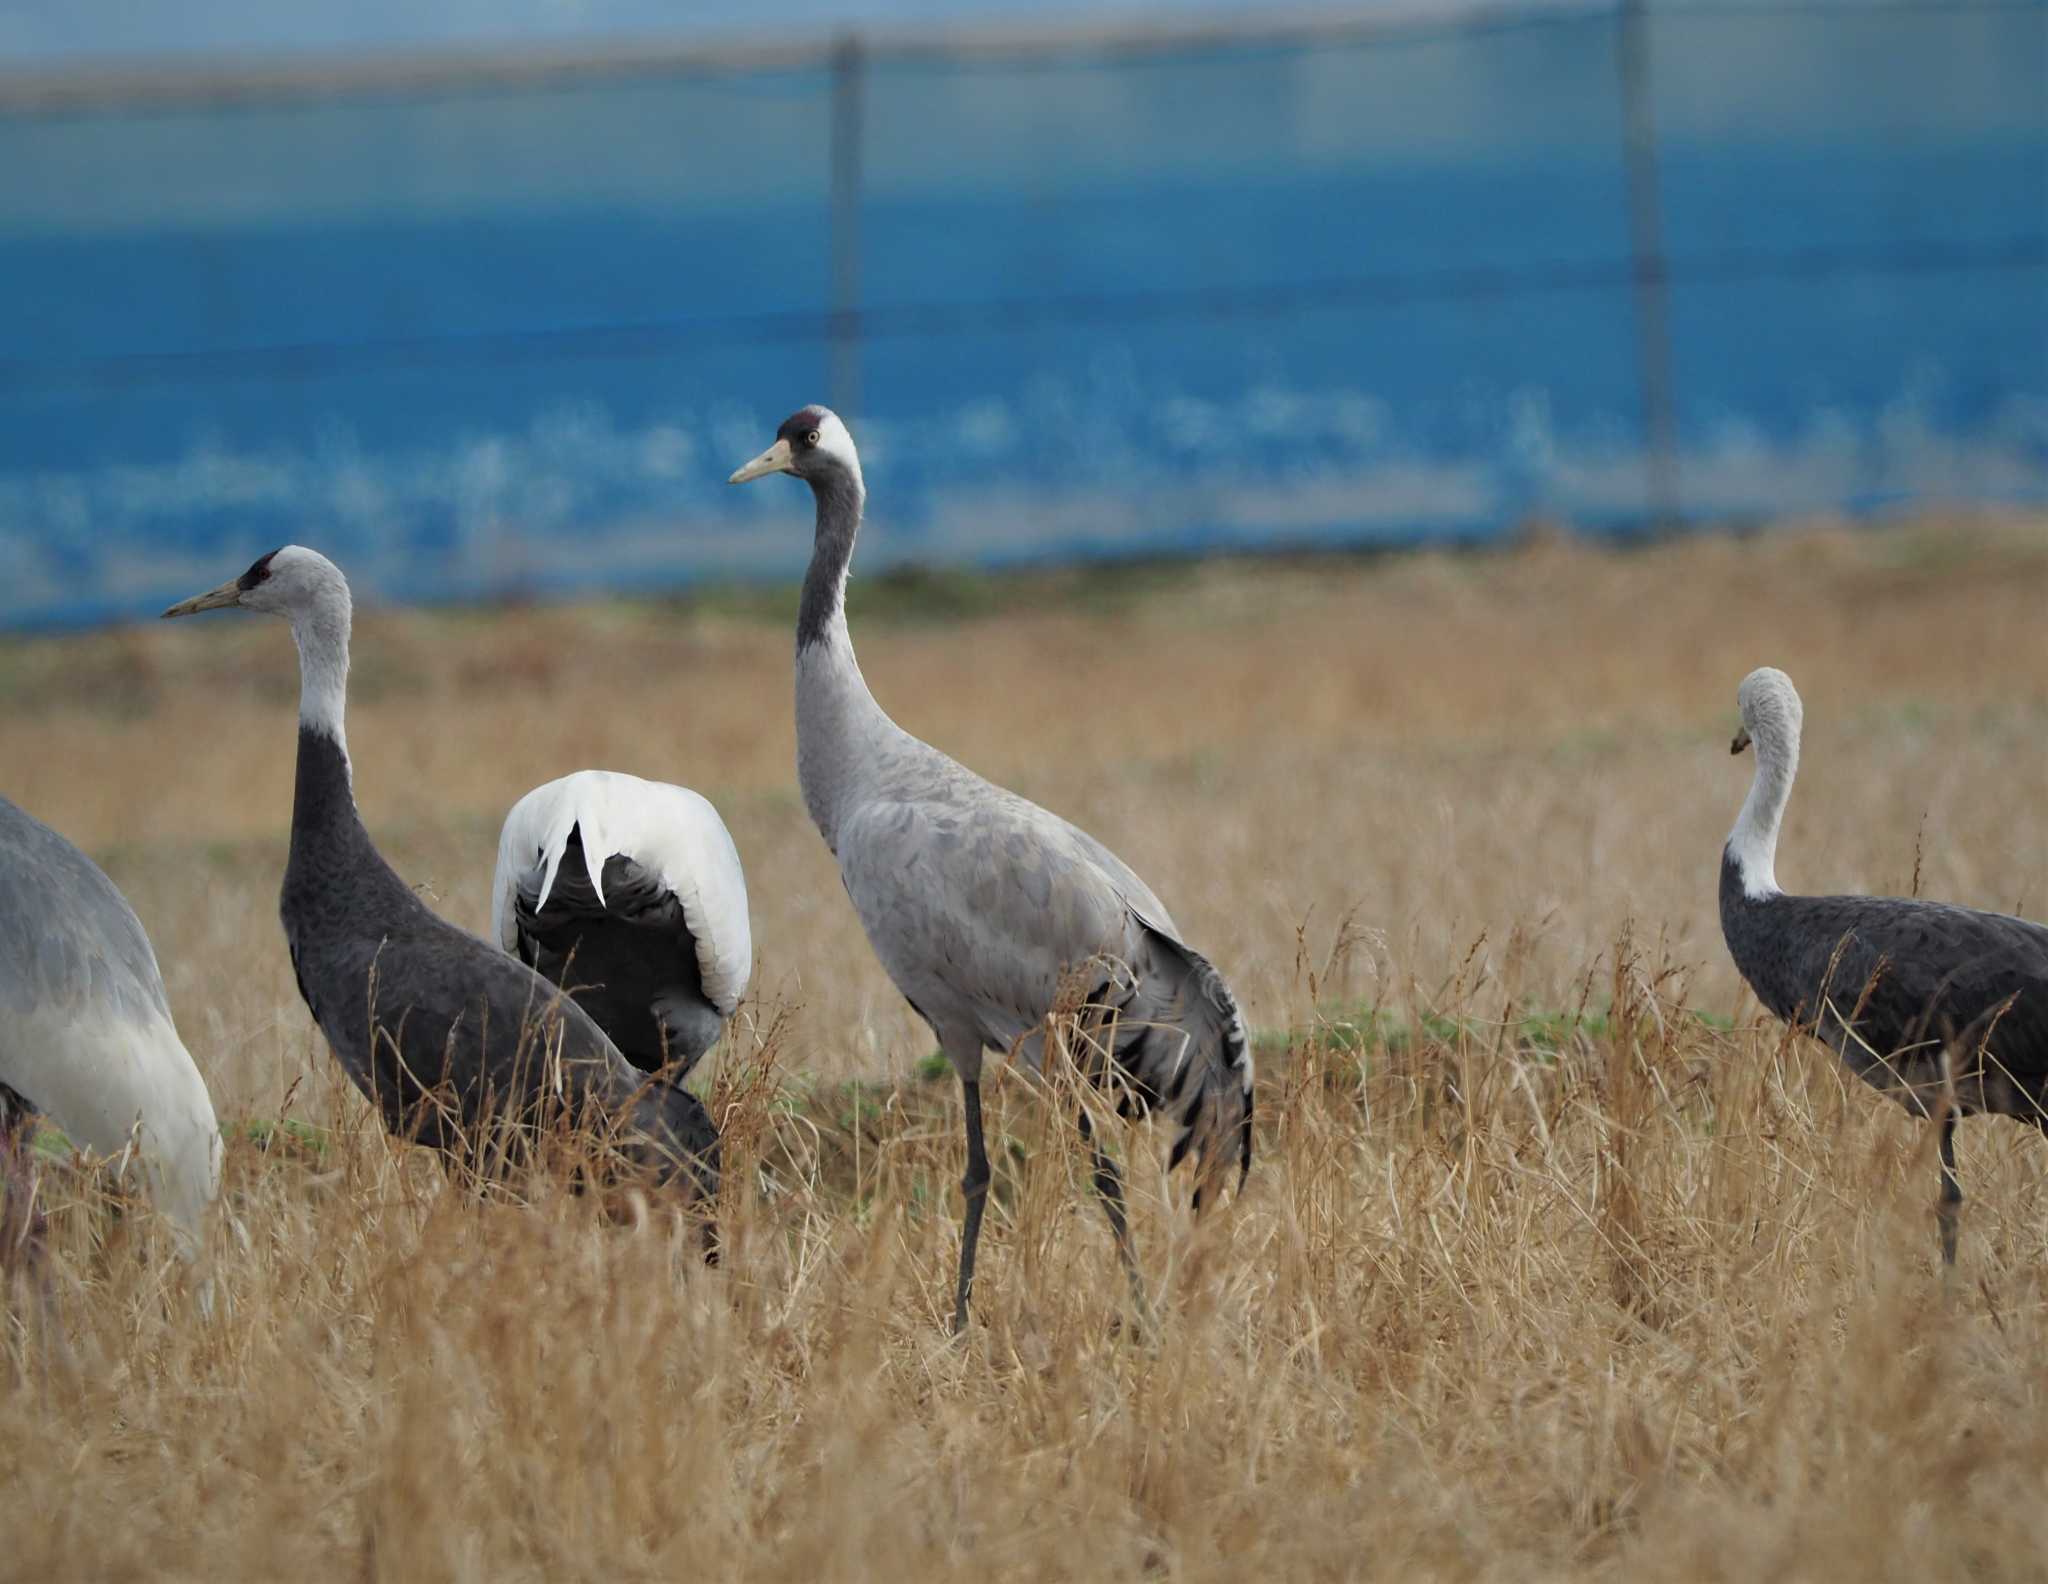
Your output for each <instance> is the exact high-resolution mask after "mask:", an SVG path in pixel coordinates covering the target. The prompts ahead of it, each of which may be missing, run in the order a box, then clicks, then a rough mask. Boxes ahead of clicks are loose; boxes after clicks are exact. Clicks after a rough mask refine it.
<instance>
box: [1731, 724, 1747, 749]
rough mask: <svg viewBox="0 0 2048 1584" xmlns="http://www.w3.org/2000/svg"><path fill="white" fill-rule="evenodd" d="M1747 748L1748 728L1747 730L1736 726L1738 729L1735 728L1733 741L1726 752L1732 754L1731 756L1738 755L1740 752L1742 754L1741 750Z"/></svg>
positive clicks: (1744, 727)
mask: <svg viewBox="0 0 2048 1584" xmlns="http://www.w3.org/2000/svg"><path fill="white" fill-rule="evenodd" d="M1748 746H1749V728H1748V727H1747V726H1738V727H1736V728H1735V741H1733V742H1732V743H1730V744H1729V745H1728V751H1729V752H1730V753H1732V754H1739V753H1741V752H1742V750H1743V749H1745V748H1747V747H1748Z"/></svg>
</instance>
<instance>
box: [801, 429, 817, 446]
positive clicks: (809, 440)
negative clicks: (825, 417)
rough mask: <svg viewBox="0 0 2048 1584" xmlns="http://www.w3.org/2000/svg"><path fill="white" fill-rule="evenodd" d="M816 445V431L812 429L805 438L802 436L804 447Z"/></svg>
mask: <svg viewBox="0 0 2048 1584" xmlns="http://www.w3.org/2000/svg"><path fill="white" fill-rule="evenodd" d="M817 443H818V431H817V430H815V429H813V430H812V431H811V432H810V433H809V434H807V435H805V436H804V444H805V445H816V444H817Z"/></svg>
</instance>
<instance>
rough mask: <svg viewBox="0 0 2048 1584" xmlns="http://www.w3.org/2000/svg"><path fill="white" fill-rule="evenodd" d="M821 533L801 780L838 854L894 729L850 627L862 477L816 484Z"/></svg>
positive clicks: (808, 641) (808, 638)
mask: <svg viewBox="0 0 2048 1584" xmlns="http://www.w3.org/2000/svg"><path fill="white" fill-rule="evenodd" d="M811 489H812V492H813V493H814V494H815V495H816V496H817V502H818V531H817V541H816V545H815V548H814V549H813V550H812V552H811V565H810V570H809V571H808V572H807V573H805V575H804V592H803V603H802V604H801V605H800V606H799V607H798V610H797V621H796V774H797V783H798V785H800V786H801V787H802V788H803V794H804V805H805V807H807V808H808V809H809V810H810V813H811V819H812V820H813V821H814V822H815V823H816V824H817V827H818V830H819V832H820V833H821V834H822V835H823V836H824V838H825V844H826V845H827V846H828V847H830V848H832V849H833V851H834V852H837V851H838V847H839V839H838V827H839V810H840V807H841V805H842V800H843V799H844V797H845V796H846V794H847V793H848V792H849V791H850V790H852V789H853V788H855V787H857V786H858V785H860V784H861V783H862V782H863V781H864V779H865V778H866V775H867V773H868V771H869V769H870V768H871V766H872V764H873V762H874V758H875V754H876V752H877V751H878V750H879V749H880V747H881V746H882V745H883V742H884V741H885V739H886V738H887V737H889V736H890V735H892V734H894V733H895V732H896V726H895V723H894V722H893V721H891V720H890V719H889V717H888V716H887V715H886V714H884V713H883V711H882V707H881V705H879V704H877V703H876V702H875V696H874V695H873V694H872V693H870V692H869V691H868V684H867V679H866V678H865V677H863V676H862V675H861V672H860V662H859V661H858V660H857V659H855V658H854V653H853V635H852V634H851V633H850V632H848V631H847V627H846V574H847V568H848V567H849V566H850V565H851V564H852V562H853V544H854V540H855V538H856V537H857V536H858V535H859V533H860V518H861V508H862V506H863V504H864V503H865V501H866V498H867V495H866V491H865V489H864V488H863V487H862V485H861V481H860V477H859V474H858V473H851V474H848V473H844V472H841V471H840V470H837V469H835V470H833V471H832V472H830V473H827V474H824V475H821V476H820V477H818V478H816V479H813V480H812V481H811Z"/></svg>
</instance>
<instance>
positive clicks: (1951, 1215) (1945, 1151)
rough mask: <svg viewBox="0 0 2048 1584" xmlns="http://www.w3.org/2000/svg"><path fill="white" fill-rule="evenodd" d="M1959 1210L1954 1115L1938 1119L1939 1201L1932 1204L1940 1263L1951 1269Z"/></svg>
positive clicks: (1961, 1199) (1960, 1195)
mask: <svg viewBox="0 0 2048 1584" xmlns="http://www.w3.org/2000/svg"><path fill="white" fill-rule="evenodd" d="M1962 1213H1963V1185H1962V1182H1961V1181H1960V1180H1959V1179H1958V1178H1957V1176H1956V1114H1955V1112H1953V1111H1951V1112H1949V1113H1948V1114H1947V1115H1946V1116H1944V1117H1943V1118H1942V1119H1941V1202H1940V1203H1939V1204H1937V1205H1936V1206H1935V1207H1934V1215H1935V1219H1936V1220H1938V1221H1939V1222H1940V1223H1941V1263H1942V1265H1943V1266H1944V1267H1947V1268H1953V1267H1954V1265H1955V1262H1956V1222H1957V1221H1958V1220H1959V1219H1960V1218H1961V1216H1962Z"/></svg>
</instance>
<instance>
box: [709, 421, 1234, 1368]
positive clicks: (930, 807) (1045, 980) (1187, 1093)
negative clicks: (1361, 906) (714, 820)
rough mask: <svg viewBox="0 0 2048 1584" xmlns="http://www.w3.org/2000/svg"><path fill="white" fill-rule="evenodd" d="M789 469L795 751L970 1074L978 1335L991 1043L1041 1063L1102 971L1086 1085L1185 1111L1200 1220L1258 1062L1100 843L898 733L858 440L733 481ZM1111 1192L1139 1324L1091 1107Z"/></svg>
mask: <svg viewBox="0 0 2048 1584" xmlns="http://www.w3.org/2000/svg"><path fill="white" fill-rule="evenodd" d="M770 473H793V474H795V475H796V477H798V478H800V479H802V480H803V481H804V482H805V483H806V484H808V485H810V487H811V493H812V495H813V496H815V497H816V503H817V531H816V540H815V546H814V549H813V551H812V555H811V564H810V570H809V572H808V573H807V574H806V576H805V578H804V587H803V598H802V603H801V605H800V607H799V610H798V614H797V625H796V743H797V749H796V758H797V780H798V782H799V783H800V784H801V786H802V789H803V797H804V803H805V805H806V806H807V807H808V808H809V810H810V814H811V818H812V819H813V820H814V821H815V822H816V824H817V827H818V830H819V833H820V834H821V835H822V836H823V837H824V838H825V845H826V846H827V847H829V848H830V849H831V850H832V854H833V856H834V857H835V858H837V859H838V861H839V874H840V878H841V879H842V880H843V881H844V882H845V885H846V892H847V895H848V896H849V897H850V898H851V899H852V901H853V906H854V909H855V911H856V912H857V913H859V915H860V921H861V925H862V927H863V928H864V929H865V930H866V931H867V937H868V941H869V944H870V945H872V946H873V947H874V950H875V955H876V956H877V957H879V958H880V959H881V962H882V967H883V968H884V969H885V970H886V971H887V972H888V975H889V977H890V979H891V980H893V981H894V982H895V985H896V988H897V989H899V990H900V991H902V992H903V994H904V995H905V997H907V998H908V999H909V1001H910V1004H911V1007H912V1009H913V1010H914V1011H915V1012H916V1013H917V1015H918V1016H919V1017H921V1018H923V1019H924V1020H925V1022H927V1023H928V1024H930V1025H931V1028H932V1031H933V1032H934V1033H935V1034H936V1035H937V1036H938V1040H939V1045H940V1048H941V1049H942V1050H943V1051H944V1052H945V1054H946V1058H947V1060H948V1061H950V1062H951V1063H952V1066H953V1069H954V1071H955V1072H957V1073H958V1074H959V1075H960V1088H961V1094H962V1097H963V1099H964V1101H965V1105H966V1111H967V1174H966V1176H965V1177H964V1178H963V1179H962V1181H961V1184H960V1189H961V1193H962V1194H963V1195H964V1197H965V1199H966V1215H965V1218H964V1220H963V1223H962V1226H961V1235H960V1271H959V1282H958V1285H957V1287H956V1289H955V1295H954V1304H953V1328H954V1330H955V1331H956V1332H957V1331H959V1330H961V1329H962V1328H963V1327H965V1325H966V1323H967V1309H968V1299H969V1295H970V1292H971V1290H972V1288H973V1284H974V1255H975V1248H976V1245H977V1243H978V1242H979V1239H980V1233H981V1216H982V1209H983V1205H984V1203H985V1202H986V1199H987V1196H988V1182H989V1168H988V1155H987V1152H986V1149H985V1146H984V1143H983V1139H982V1124H981V1062H982V1053H983V1051H984V1050H985V1049H990V1048H993V1049H995V1050H999V1051H1005V1050H1008V1051H1016V1052H1017V1053H1018V1054H1019V1055H1020V1056H1021V1057H1022V1058H1023V1059H1024V1060H1025V1061H1027V1062H1029V1063H1030V1064H1032V1065H1033V1066H1037V1065H1039V1064H1040V1063H1041V1062H1042V1061H1043V1059H1044V1050H1043V1043H1044V1032H1045V1028H1046V1024H1047V1019H1048V1017H1049V1016H1050V1015H1051V1014H1052V1013H1053V1012H1054V1010H1055V1007H1056V1003H1057V1002H1058V1000H1059V998H1060V995H1061V991H1062V988H1063V982H1064V981H1065V980H1066V979H1067V976H1068V975H1069V974H1072V973H1083V972H1085V973H1087V974H1088V976H1089V977H1088V978H1087V979H1086V980H1084V981H1082V982H1083V983H1085V984H1086V985H1087V986H1088V988H1089V990H1090V994H1089V995H1088V997H1087V1001H1088V1004H1089V1006H1090V1007H1092V1008H1094V1009H1095V1015H1096V1016H1097V1017H1099V1018H1101V1019H1102V1020H1104V1023H1105V1025H1106V1031H1107V1032H1106V1038H1107V1047H1108V1052H1109V1057H1110V1059H1109V1060H1108V1061H1104V1060H1101V1059H1099V1058H1097V1059H1093V1060H1091V1061H1090V1062H1089V1076H1090V1077H1092V1078H1093V1079H1094V1080H1095V1081H1096V1082H1097V1083H1100V1084H1105V1085H1112V1086H1114V1087H1115V1089H1116V1091H1117V1092H1118V1095H1119V1100H1120V1103H1119V1107H1118V1109H1119V1112H1120V1113H1121V1114H1124V1115H1132V1114H1135V1115H1139V1116H1142V1115H1144V1114H1145V1113H1146V1112H1148V1111H1149V1110H1151V1109H1152V1108H1153V1107H1155V1106H1157V1107H1162V1108H1164V1109H1166V1110H1167V1111H1169V1112H1170V1113H1171V1115H1172V1116H1173V1119H1174V1121H1175V1123H1176V1124H1177V1126H1178V1128H1179V1136H1178V1137H1177V1138H1176V1140H1175V1142H1174V1146H1173V1154H1172V1164H1173V1165H1178V1164H1179V1163H1180V1162H1181V1160H1182V1159H1183V1158H1184V1157H1187V1156H1189V1155H1192V1156H1193V1157H1194V1161H1195V1176H1196V1188H1195V1195H1194V1202H1195V1208H1196V1209H1197V1210H1199V1209H1200V1208H1201V1204H1202V1199H1203V1195H1204V1191H1205V1190H1206V1189H1208V1188H1209V1187H1211V1186H1212V1185H1213V1184H1215V1183H1217V1182H1218V1180H1219V1179H1220V1178H1221V1177H1222V1176H1223V1175H1224V1172H1225V1170H1226V1168H1227V1166H1228V1164H1229V1163H1230V1162H1232V1161H1234V1162H1235V1163H1236V1164H1237V1166H1238V1169H1239V1176H1238V1180H1239V1183H1240V1184H1242V1182H1243V1180H1244V1175H1245V1174H1246V1173H1248V1172H1249V1171H1250V1170H1251V1151H1252V1058H1251V1050H1250V1046H1249V1044H1248V1042H1247V1040H1246V1038H1245V1030H1244V1023H1243V1020H1242V1019H1241V1018H1240V1017H1239V1016H1238V1010H1237V1003H1236V1001H1235V1000H1233V999H1232V997H1231V994H1230V991H1229V989H1228V988H1227V987H1226V986H1225V985H1224V983H1223V980H1222V977H1221V976H1220V975H1219V974H1218V973H1217V972H1216V970H1215V969H1214V968H1212V967H1211V966H1210V965H1209V962H1208V960H1207V959H1206V958H1204V957H1202V956H1201V955H1200V954H1199V953H1197V952H1196V951H1194V950H1193V949H1192V948H1190V947H1189V946H1188V945H1187V944H1186V943H1185V942H1184V941H1183V940H1182V939H1181V933H1180V931H1179V929H1178V928H1177V927H1176V926H1175V925H1174V922H1173V917H1172V915H1171V914H1169V913H1168V912H1167V911H1166V907H1165V905H1164V904H1163V903H1161V902H1160V900H1159V898H1158V897H1156V896H1154V895H1153V894H1152V891H1151V889H1150V887H1148V886H1147V885H1146V884H1145V882H1144V881H1142V880H1140V879H1139V878H1138V877H1137V876H1136V875H1135V874H1133V873H1132V872H1131V871H1130V870H1129V869H1128V868H1127V867H1125V865H1124V864H1123V863H1122V862H1121V861H1119V860H1118V858H1117V857H1116V855H1115V854H1113V853H1112V852H1110V851H1109V849H1108V848H1106V847H1104V846H1103V845H1102V844H1101V843H1100V842H1098V841H1096V840H1095V839H1094V838H1093V837H1091V836H1089V835H1088V834H1087V833H1086V832H1084V831H1081V830H1078V829H1076V828H1075V827H1074V826H1072V825H1070V824H1068V823H1067V822H1066V821H1065V820H1063V819H1061V818H1059V817H1058V816H1057V815H1054V814H1049V813H1047V812H1046V811H1045V810H1044V809H1042V808H1039V807H1038V806H1036V805H1035V804H1032V803H1028V802H1026V801H1025V800H1024V799H1023V798H1021V797H1018V796H1016V795H1015V794H1014V793H1011V792H1006V791H1004V790H1003V789H1002V788H1001V787H998V786H993V785H991V784H990V783H989V782H987V781H984V780H983V779H982V778H981V777H980V776H978V775H975V774H974V773H973V772H972V771H970V770H968V769H966V768H965V767H964V766H962V765H960V764H958V763H956V762H955V761H953V760H952V759H949V758H947V757H946V755H944V754H942V753H940V752H939V751H938V750H937V749H936V748H933V747H931V746H929V745H928V744H926V743H923V742H920V741H919V740H918V739H917V738H915V737H913V736H911V735H910V734H909V733H908V732H906V731H904V730H903V729H902V728H901V727H899V726H898V725H897V724H896V723H895V722H894V721H892V720H891V719H890V718H889V717H888V716H887V715H886V714H884V713H883V711H882V708H881V706H880V705H879V704H877V703H876V702H875V699H874V695H873V694H871V693H870V692H869V691H868V686H867V683H866V682H865V681H864V680H863V679H862V677H861V672H860V665H859V663H858V662H857V661H856V660H855V659H854V654H853V640H852V637H851V636H850V635H849V633H848V631H847V626H846V607H845V595H846V574H847V565H848V563H849V562H850V561H851V560H852V558H853V545H854V537H855V535H856V534H857V533H858V531H859V529H860V520H861V510H862V507H863V504H864V502H865V501H866V498H867V494H866V488H865V486H864V485H863V484H862V482H861V471H860V458H859V456H858V455H857V454H856V453H855V451H854V446H853V438H852V436H851V435H849V434H848V433H847V431H846V426H845V425H844V424H842V423H841V422H840V421H839V419H838V418H837V417H836V416H834V415H833V414H832V413H831V412H828V411H827V410H826V409H825V408H823V407H806V408H804V409H803V410H802V411H800V412H798V413H796V414H795V415H794V416H793V417H791V418H790V419H789V420H788V421H786V422H785V423H784V424H783V425H782V427H781V429H780V430H779V431H778V432H777V434H776V438H775V443H774V444H773V445H771V446H770V447H769V448H768V449H767V450H766V451H764V452H762V453H761V455H760V456H758V457H756V458H755V459H754V460H753V461H751V462H749V463H747V464H746V466H744V467H742V468H740V469H739V470H738V471H737V472H735V473H734V474H733V475H732V479H731V482H732V483H734V484H744V483H746V482H747V481H748V480H750V479H757V478H761V477H763V476H765V475H766V474H770ZM1080 1126H1081V1132H1082V1134H1083V1136H1084V1137H1085V1138H1086V1139H1087V1142H1088V1148H1089V1154H1090V1159H1091V1162H1092V1165H1093V1168H1094V1177H1095V1186H1096V1189H1097V1190H1098V1192H1099V1193H1100V1194H1101V1196H1102V1201H1103V1205H1104V1208H1105V1210H1106V1211H1107V1213H1108V1216H1109V1224H1110V1231H1111V1234H1112V1235H1113V1236H1114V1238H1115V1239H1116V1246H1117V1253H1118V1256H1119V1257H1120V1258H1121V1260H1122V1262H1123V1266H1124V1270H1125V1273H1126V1275H1127V1276H1128V1277H1129V1279H1130V1282H1131V1288H1132V1293H1133V1296H1134V1298H1135V1299H1136V1300H1137V1302H1138V1304H1139V1307H1140V1309H1141V1311H1142V1308H1143V1302H1144V1299H1143V1287H1142V1285H1141V1283H1140V1280H1139V1277H1138V1269H1137V1261H1136V1259H1135V1258H1134V1257H1133V1255H1132V1252H1131V1243H1130V1233H1129V1229H1128V1226H1127V1224H1126V1221H1125V1216H1124V1207H1123V1185H1122V1181H1121V1179H1120V1178H1119V1176H1118V1174H1117V1169H1116V1166H1115V1164H1114V1163H1113V1162H1112V1161H1111V1160H1110V1159H1109V1157H1108V1156H1107V1155H1105V1154H1104V1153H1103V1152H1102V1148H1101V1146H1100V1145H1099V1144H1098V1143H1097V1142H1096V1141H1095V1138H1094V1135H1093V1132H1092V1130H1091V1128H1090V1126H1089V1122H1088V1117H1087V1114H1086V1112H1085V1111H1084V1112H1083V1113H1082V1114H1081V1118H1080Z"/></svg>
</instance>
